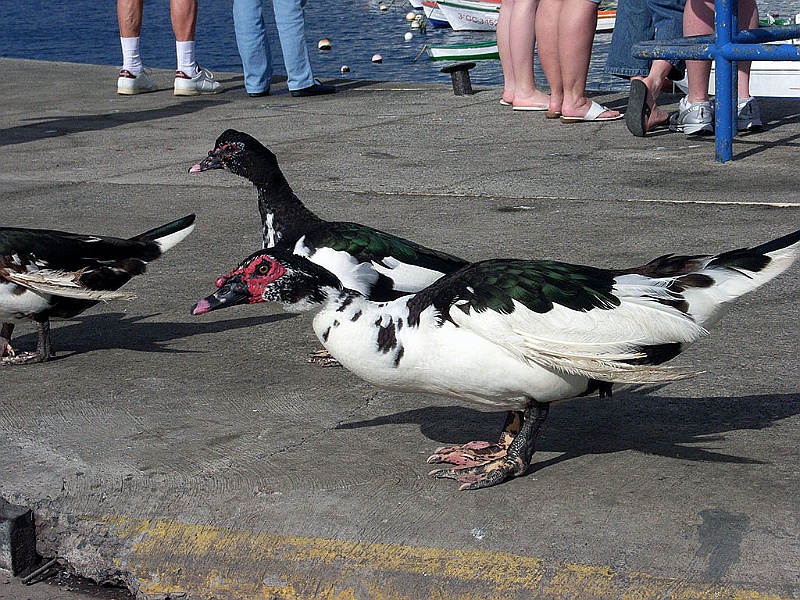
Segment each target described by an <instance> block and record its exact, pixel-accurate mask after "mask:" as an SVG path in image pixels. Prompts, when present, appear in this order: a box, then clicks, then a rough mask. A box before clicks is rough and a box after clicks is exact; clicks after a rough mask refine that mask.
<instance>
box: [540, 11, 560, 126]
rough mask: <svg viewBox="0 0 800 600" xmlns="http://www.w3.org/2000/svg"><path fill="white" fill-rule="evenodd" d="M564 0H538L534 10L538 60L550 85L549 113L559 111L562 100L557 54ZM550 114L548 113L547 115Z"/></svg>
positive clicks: (553, 113) (554, 113)
mask: <svg viewBox="0 0 800 600" xmlns="http://www.w3.org/2000/svg"><path fill="white" fill-rule="evenodd" d="M564 2H565V0H539V8H538V9H537V12H536V39H537V40H538V43H539V47H538V51H539V62H540V63H541V64H542V69H543V70H544V75H545V77H546V78H547V84H548V85H549V86H550V113H551V114H552V115H558V114H560V113H561V105H562V103H563V101H564V84H563V81H562V78H561V63H560V57H559V54H558V42H559V34H560V32H559V16H560V14H561V10H562V8H563V7H564ZM548 116H550V115H548Z"/></svg>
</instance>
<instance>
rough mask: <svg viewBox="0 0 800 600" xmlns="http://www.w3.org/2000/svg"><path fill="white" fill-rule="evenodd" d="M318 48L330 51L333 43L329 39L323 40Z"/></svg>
mask: <svg viewBox="0 0 800 600" xmlns="http://www.w3.org/2000/svg"><path fill="white" fill-rule="evenodd" d="M317 48H319V49H320V50H330V49H331V41H330V40H329V39H328V38H322V39H321V40H320V41H319V44H317Z"/></svg>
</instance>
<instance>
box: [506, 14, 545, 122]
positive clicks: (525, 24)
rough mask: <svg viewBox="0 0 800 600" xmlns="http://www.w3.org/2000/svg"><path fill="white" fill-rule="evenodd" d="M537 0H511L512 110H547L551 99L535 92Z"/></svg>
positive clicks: (539, 91) (543, 93)
mask: <svg viewBox="0 0 800 600" xmlns="http://www.w3.org/2000/svg"><path fill="white" fill-rule="evenodd" d="M536 4H537V0H514V11H513V15H512V18H511V25H510V40H509V41H510V44H509V46H510V48H509V49H510V52H511V62H512V65H513V69H514V108H526V107H542V106H545V107H546V106H549V104H550V97H549V96H548V95H547V93H545V92H543V91H542V90H539V89H537V88H536V82H535V80H534V74H533V49H534V47H535V43H536V27H535V25H536Z"/></svg>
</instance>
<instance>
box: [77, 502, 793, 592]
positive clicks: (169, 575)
mask: <svg viewBox="0 0 800 600" xmlns="http://www.w3.org/2000/svg"><path fill="white" fill-rule="evenodd" d="M83 520H84V522H86V521H88V522H89V523H88V524H89V525H91V527H92V528H93V529H94V528H95V527H98V528H101V529H103V530H105V531H106V532H108V533H107V535H111V536H114V537H116V538H118V539H119V540H121V541H123V542H124V543H122V544H120V546H121V547H127V548H129V549H130V550H128V551H126V553H125V554H124V555H123V556H119V557H117V558H116V559H115V560H116V565H115V567H116V568H118V569H120V570H121V571H123V572H127V573H130V574H132V575H133V577H134V578H135V579H136V580H137V581H138V584H139V590H138V592H139V593H140V594H141V595H142V596H141V597H144V598H164V597H167V596H172V597H174V596H175V595H177V594H186V595H188V597H189V598H213V599H214V600H234V599H235V600H243V599H247V600H278V599H300V600H306V599H307V600H312V599H314V600H356V599H365V598H378V599H386V600H421V599H435V600H495V599H497V600H501V599H502V600H508V599H512V598H525V599H526V600H538V599H541V600H545V599H546V600H584V599H603V600H613V599H619V600H662V599H665V598H668V599H669V600H786V599H783V598H781V597H779V596H775V595H770V594H765V593H761V592H758V591H756V590H743V589H735V588H731V587H726V586H722V585H718V584H703V583H696V582H687V581H682V580H679V579H673V578H664V577H656V576H652V575H648V574H646V573H620V572H617V571H614V570H613V569H612V568H610V567H606V566H590V565H577V564H569V563H564V564H548V563H546V562H545V561H543V560H542V559H538V558H530V557H526V556H520V555H517V554H512V553H507V552H492V551H485V550H457V549H451V548H425V547H417V546H408V545H403V544H378V543H364V542H355V541H347V540H334V539H321V538H312V537H292V536H283V535H275V534H268V533H256V532H249V531H240V530H234V529H226V528H220V527H211V526H208V525H191V524H187V523H180V522H175V521H138V520H133V519H125V518H116V517H108V518H98V517H83ZM95 530H96V529H95Z"/></svg>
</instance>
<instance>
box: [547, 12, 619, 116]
mask: <svg viewBox="0 0 800 600" xmlns="http://www.w3.org/2000/svg"><path fill="white" fill-rule="evenodd" d="M596 27H597V4H595V3H594V2H591V1H590V0H565V3H564V9H563V10H562V11H561V15H560V19H559V23H558V35H559V40H558V50H559V54H560V60H561V77H562V80H563V86H564V102H563V104H562V107H561V112H562V113H563V115H564V117H581V116H585V115H586V114H587V112H588V111H589V109H590V108H591V106H592V101H591V100H589V98H588V97H587V96H586V79H587V78H588V76H589V62H590V61H591V58H592V44H593V43H594V34H595V29H596ZM597 116H598V117H601V118H604V119H605V118H611V117H618V116H619V112H618V111H616V110H606V111H603V112H602V113H600V114H599V115H597Z"/></svg>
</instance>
